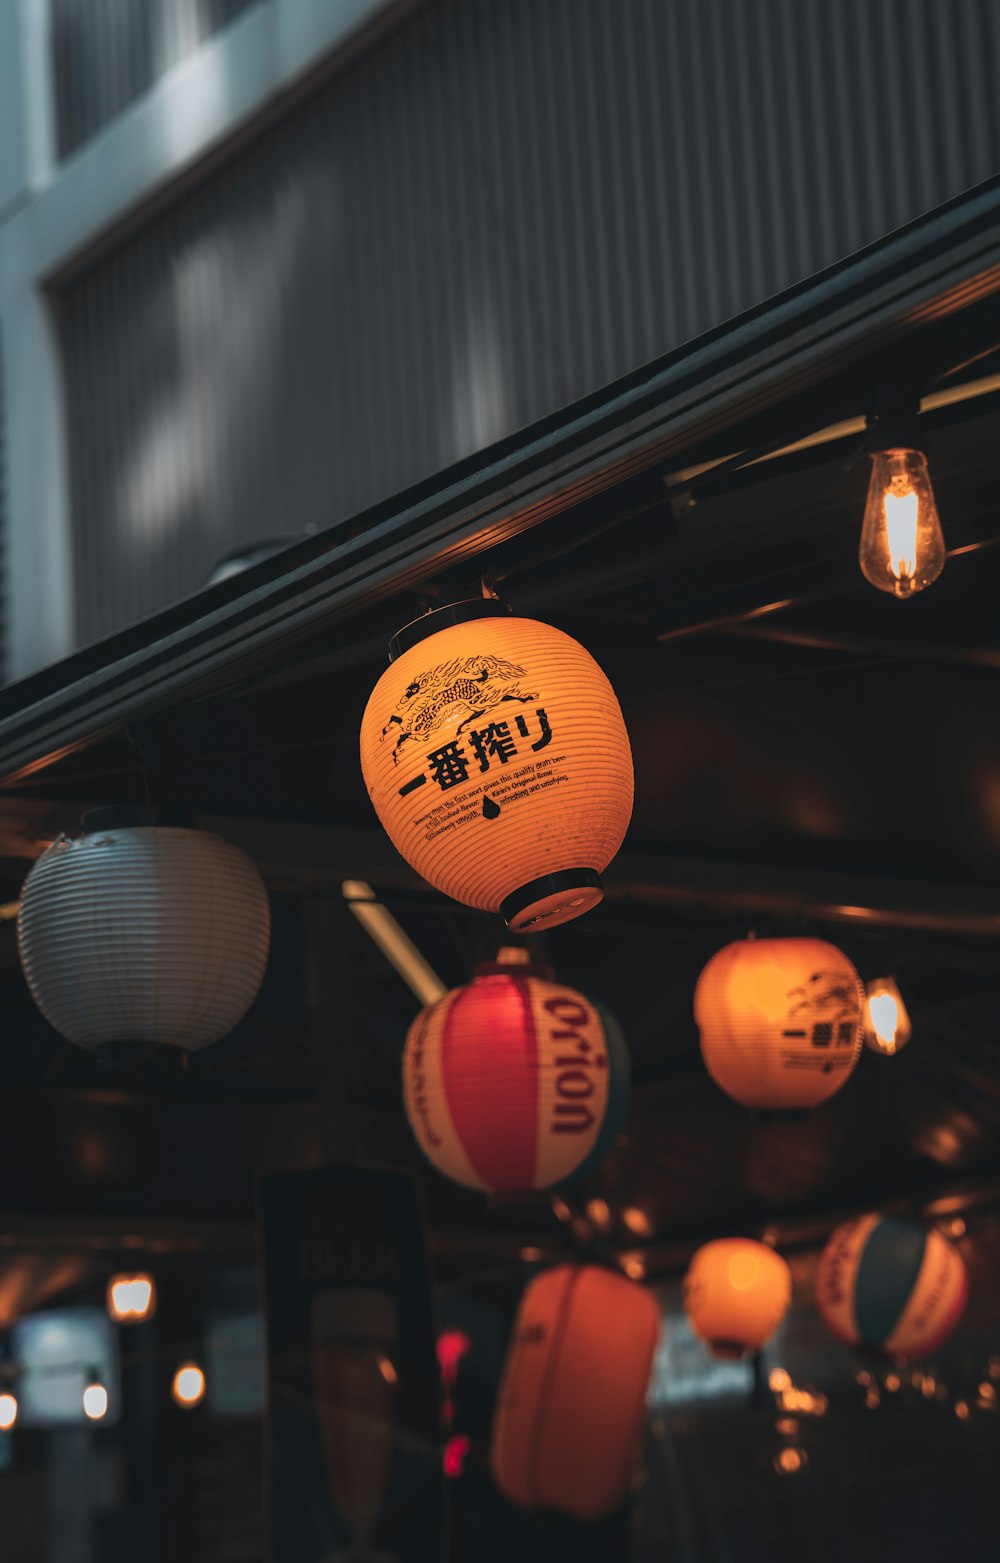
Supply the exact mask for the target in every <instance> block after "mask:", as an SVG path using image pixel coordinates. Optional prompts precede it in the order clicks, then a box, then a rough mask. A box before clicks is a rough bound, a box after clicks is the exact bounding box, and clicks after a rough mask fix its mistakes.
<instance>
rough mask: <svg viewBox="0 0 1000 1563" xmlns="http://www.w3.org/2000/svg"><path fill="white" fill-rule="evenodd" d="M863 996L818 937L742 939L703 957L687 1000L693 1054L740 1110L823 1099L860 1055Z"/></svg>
mask: <svg viewBox="0 0 1000 1563" xmlns="http://www.w3.org/2000/svg"><path fill="white" fill-rule="evenodd" d="M863 1009H864V989H863V987H862V985H861V979H860V977H859V976H858V974H857V972H856V971H855V970H854V967H853V966H852V965H851V963H850V961H849V960H848V959H847V956H846V955H844V954H843V953H842V951H840V950H838V949H836V948H835V946H834V945H832V944H826V943H825V942H824V941H823V940H822V939H744V940H741V941H740V942H738V943H736V944H727V945H726V947H725V949H723V950H719V951H718V953H717V954H716V955H713V956H712V959H711V960H710V961H709V963H708V965H707V966H706V967H705V969H704V971H703V972H702V974H701V976H700V977H699V978H698V986H697V987H696V989H695V995H694V1014H695V1019H696V1021H697V1022H698V1028H699V1030H700V1032H701V1054H702V1057H703V1058H704V1060H705V1067H706V1068H707V1070H708V1072H709V1074H710V1075H711V1076H712V1079H713V1080H714V1081H715V1083H716V1085H718V1086H721V1087H722V1089H723V1090H724V1091H725V1092H727V1093H728V1095H729V1096H732V1097H735V1098H736V1100H737V1101H738V1102H742V1103H743V1105H744V1106H745V1107H761V1108H775V1109H780V1108H803V1107H816V1106H818V1104H819V1103H820V1102H824V1101H826V1099H827V1097H829V1096H832V1095H833V1094H834V1092H835V1091H838V1090H839V1089H840V1087H841V1086H842V1085H843V1084H844V1082H845V1081H846V1080H847V1077H848V1075H849V1074H850V1073H851V1071H852V1069H853V1068H854V1066H855V1064H856V1063H857V1061H858V1057H859V1055H860V1052H861V1043H862V1031H863Z"/></svg>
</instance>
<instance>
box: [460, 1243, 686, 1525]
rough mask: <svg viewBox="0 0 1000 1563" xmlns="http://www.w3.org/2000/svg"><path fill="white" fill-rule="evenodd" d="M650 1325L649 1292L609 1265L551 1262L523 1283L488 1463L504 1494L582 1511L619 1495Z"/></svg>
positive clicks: (586, 1513)
mask: <svg viewBox="0 0 1000 1563" xmlns="http://www.w3.org/2000/svg"><path fill="white" fill-rule="evenodd" d="M659 1333H660V1312H659V1309H658V1307H657V1305H656V1302H655V1301H654V1299H653V1297H652V1296H651V1295H650V1293H649V1292H646V1291H644V1290H643V1288H642V1287H641V1286H637V1285H636V1284H635V1282H634V1281H627V1280H626V1279H625V1277H624V1276H623V1275H620V1274H619V1273H618V1272H617V1271H613V1270H605V1269H601V1268H599V1267H598V1266H596V1265H584V1266H582V1267H581V1268H576V1267H574V1266H572V1265H559V1266H558V1267H557V1268H555V1269H553V1270H548V1271H546V1272H545V1273H544V1274H543V1275H540V1276H538V1278H537V1279H536V1280H534V1281H533V1282H532V1283H531V1285H530V1286H529V1287H528V1289H527V1291H526V1292H525V1294H524V1297H523V1299H522V1301H521V1307H520V1309H519V1311H518V1315H517V1319H516V1321H515V1324H514V1331H513V1335H512V1337H511V1344H510V1347H509V1349H508V1353H507V1362H506V1365H505V1368H504V1375H503V1380H502V1382H501V1386H500V1394H499V1397H498V1400H497V1411H496V1418H495V1420H494V1424H493V1440H492V1447H491V1451H490V1467H491V1469H492V1472H493V1476H494V1479H495V1481H496V1483H497V1485H498V1487H499V1488H500V1490H501V1491H502V1492H503V1493H504V1494H505V1495H506V1497H508V1498H509V1499H510V1500H511V1501H512V1502H513V1503H517V1504H519V1505H521V1506H522V1507H524V1508H550V1509H562V1510H564V1511H565V1512H566V1513H568V1514H574V1515H576V1516H577V1517H578V1518H579V1519H585V1520H591V1519H599V1518H600V1517H601V1516H602V1515H605V1514H610V1513H611V1511H612V1510H613V1509H615V1508H616V1507H617V1506H618V1504H619V1503H621V1502H622V1500H623V1499H624V1497H625V1494H626V1491H627V1489H628V1484H629V1479H630V1477H631V1475H632V1471H633V1469H634V1466H635V1462H636V1459H637V1457H638V1453H639V1448H640V1444H641V1441H642V1430H643V1425H644V1422H645V1416H646V1390H647V1387H648V1384H649V1375H650V1370H651V1368H652V1365H653V1355H654V1353H655V1351H656V1343H657V1339H658V1338H659Z"/></svg>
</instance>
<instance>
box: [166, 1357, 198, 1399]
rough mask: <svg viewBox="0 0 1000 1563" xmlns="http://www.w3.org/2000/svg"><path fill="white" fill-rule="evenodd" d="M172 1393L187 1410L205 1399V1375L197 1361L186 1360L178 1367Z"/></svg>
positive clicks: (171, 1387) (171, 1388)
mask: <svg viewBox="0 0 1000 1563" xmlns="http://www.w3.org/2000/svg"><path fill="white" fill-rule="evenodd" d="M170 1393H171V1395H172V1396H173V1398H174V1403H175V1404H176V1405H178V1406H180V1407H181V1408H182V1409H183V1410H185V1411H190V1410H191V1408H192V1407H193V1406H197V1405H199V1404H200V1403H201V1401H202V1400H204V1398H205V1375H204V1373H203V1371H202V1369H201V1368H200V1367H199V1366H198V1364H197V1362H185V1363H183V1364H182V1365H181V1366H180V1367H179V1368H178V1369H177V1372H176V1373H175V1374H174V1382H173V1384H172V1385H171V1386H170Z"/></svg>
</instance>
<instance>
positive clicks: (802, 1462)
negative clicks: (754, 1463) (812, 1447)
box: [774, 1445, 808, 1476]
mask: <svg viewBox="0 0 1000 1563" xmlns="http://www.w3.org/2000/svg"><path fill="white" fill-rule="evenodd" d="M807 1463H808V1459H807V1456H806V1452H805V1450H804V1449H797V1448H795V1446H794V1445H791V1446H790V1447H789V1448H787V1449H782V1450H781V1452H780V1453H779V1454H776V1455H775V1457H774V1469H775V1470H776V1471H777V1473H778V1475H779V1476H795V1475H796V1474H797V1473H798V1472H799V1471H801V1470H804V1469H805V1466H806V1465H807Z"/></svg>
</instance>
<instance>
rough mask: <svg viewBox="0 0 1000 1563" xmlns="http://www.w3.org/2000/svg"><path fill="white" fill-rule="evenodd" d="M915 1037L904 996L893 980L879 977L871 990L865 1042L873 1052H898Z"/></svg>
mask: <svg viewBox="0 0 1000 1563" xmlns="http://www.w3.org/2000/svg"><path fill="white" fill-rule="evenodd" d="M911 1035H912V1027H911V1025H910V1017H909V1015H908V1013H907V1009H906V1005H905V1004H904V1003H903V995H902V994H901V993H900V991H899V989H898V988H897V986H896V984H895V983H894V982H893V980H892V978H891V977H876V978H875V980H874V982H870V983H869V984H868V987H867V1000H866V1003H865V1042H866V1043H867V1045H868V1046H869V1047H870V1048H871V1050H872V1052H873V1053H885V1054H887V1055H891V1054H893V1053H898V1052H899V1051H900V1049H901V1048H904V1047H905V1046H906V1044H907V1042H909V1040H910V1037H911Z"/></svg>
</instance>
